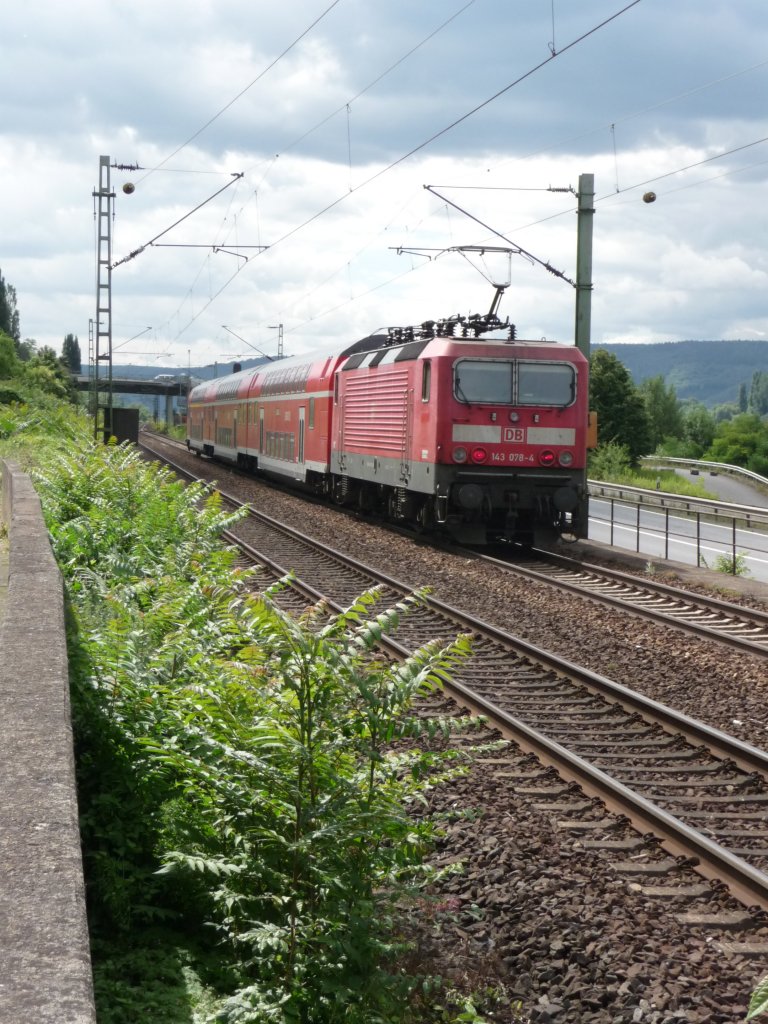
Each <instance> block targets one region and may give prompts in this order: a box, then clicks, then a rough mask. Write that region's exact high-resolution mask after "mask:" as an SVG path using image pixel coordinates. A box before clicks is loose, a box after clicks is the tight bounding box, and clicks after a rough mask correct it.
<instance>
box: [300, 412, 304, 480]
mask: <svg viewBox="0 0 768 1024" xmlns="http://www.w3.org/2000/svg"><path fill="white" fill-rule="evenodd" d="M304 414H305V408H304V406H303V405H302V406H299V464H300V465H303V464H304Z"/></svg>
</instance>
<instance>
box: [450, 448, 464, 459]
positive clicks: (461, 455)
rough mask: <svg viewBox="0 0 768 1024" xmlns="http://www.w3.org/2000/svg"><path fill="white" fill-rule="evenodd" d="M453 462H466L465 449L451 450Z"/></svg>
mask: <svg viewBox="0 0 768 1024" xmlns="http://www.w3.org/2000/svg"><path fill="white" fill-rule="evenodd" d="M453 461H454V462H466V461H467V449H466V448H454V449H453Z"/></svg>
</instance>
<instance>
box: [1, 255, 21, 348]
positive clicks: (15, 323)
mask: <svg viewBox="0 0 768 1024" xmlns="http://www.w3.org/2000/svg"><path fill="white" fill-rule="evenodd" d="M0 331H2V332H3V333H4V334H8V335H10V336H11V338H13V340H14V342H16V344H18V343H19V341H20V340H21V334H20V331H19V310H18V306H17V303H16V289H15V288H14V287H13V285H12V284H6V282H5V278H4V277H3V274H2V271H0Z"/></svg>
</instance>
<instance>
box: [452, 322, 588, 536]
mask: <svg viewBox="0 0 768 1024" xmlns="http://www.w3.org/2000/svg"><path fill="white" fill-rule="evenodd" d="M585 382H586V360H585V359H584V357H583V356H582V355H581V353H580V352H579V351H578V350H577V349H575V348H572V347H565V346H560V345H555V344H554V343H547V342H517V343H516V344H510V343H507V345H506V346H500V345H498V344H493V343H492V342H485V343H484V345H483V346H482V347H481V346H479V345H477V346H476V347H475V351H472V352H463V353H462V354H460V355H458V356H457V357H456V358H455V359H454V360H453V362H452V366H451V389H452V399H453V403H454V404H453V416H452V417H451V422H450V425H449V427H446V431H448V430H449V431H450V432H449V434H448V436H447V437H446V439H445V443H444V444H443V445H442V451H443V458H442V459H441V460H440V464H439V465H438V467H437V499H436V515H437V520H438V522H443V523H444V524H445V525H446V527H447V528H448V530H449V532H451V533H453V534H454V535H455V536H457V537H458V538H460V539H461V540H463V541H464V542H467V543H471V542H476V543H485V542H487V541H492V540H497V539H499V540H500V539H504V540H508V541H513V542H515V543H517V544H521V545H523V546H526V547H528V546H531V545H532V544H534V543H547V542H549V541H551V540H553V539H555V538H556V537H558V536H573V537H577V536H583V535H584V534H585V533H586V518H585V513H586V491H585V477H586V470H585V460H586V447H585V446H586V439H585V430H586V410H585V403H584V398H583V395H582V394H580V384H581V390H582V391H583V390H584V387H583V385H584V383H585Z"/></svg>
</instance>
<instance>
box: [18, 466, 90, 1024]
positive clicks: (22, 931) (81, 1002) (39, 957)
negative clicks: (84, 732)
mask: <svg viewBox="0 0 768 1024" xmlns="http://www.w3.org/2000/svg"><path fill="white" fill-rule="evenodd" d="M0 472H2V478H3V479H2V507H1V512H2V520H3V522H4V524H5V525H6V527H7V528H8V540H9V550H8V577H7V593H6V601H5V609H4V614H3V615H2V618H1V619H0V1024H95V1020H96V1013H95V1010H94V1005H93V986H92V980H91V961H90V950H89V944H88V929H87V924H86V916H85V891H84V885H83V871H82V860H81V854H80V835H79V831H78V818H77V798H76V792H75V774H74V761H73V753H72V729H71V723H70V707H69V680H68V664H67V649H66V640H65V632H64V602H63V587H62V580H61V576H60V574H59V571H58V568H57V566H56V563H55V561H54V558H53V554H52V552H51V548H50V544H49V542H48V534H47V532H46V529H45V524H44V522H43V518H42V514H41V510H40V502H39V499H38V497H37V495H36V493H35V491H34V488H33V487H32V484H31V481H30V480H29V477H27V476H26V475H25V474H23V473H21V472H20V470H19V468H18V466H16V465H14V463H12V462H9V461H3V460H0Z"/></svg>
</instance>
